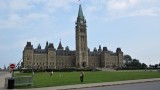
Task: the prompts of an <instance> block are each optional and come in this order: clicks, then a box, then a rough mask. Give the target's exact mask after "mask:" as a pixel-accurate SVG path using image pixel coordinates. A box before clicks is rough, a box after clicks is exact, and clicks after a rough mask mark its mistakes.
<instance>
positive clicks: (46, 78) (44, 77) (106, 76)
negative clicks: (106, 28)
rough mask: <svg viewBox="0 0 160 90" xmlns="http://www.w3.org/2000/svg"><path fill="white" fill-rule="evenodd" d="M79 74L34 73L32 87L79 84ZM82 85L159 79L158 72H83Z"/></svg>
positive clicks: (159, 74)
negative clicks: (51, 74)
mask: <svg viewBox="0 0 160 90" xmlns="http://www.w3.org/2000/svg"><path fill="white" fill-rule="evenodd" d="M18 75H31V73H25V74H24V73H20V74H17V75H16V76H18ZM79 75H80V72H54V74H53V76H50V73H49V72H48V73H47V72H42V73H35V75H34V85H33V87H35V88H37V87H49V86H61V85H73V84H80V83H81V82H80V79H79ZM84 75H85V77H84V82H83V83H98V82H113V81H122V80H123V81H124V80H135V79H147V78H160V73H159V72H144V71H137V72H136V71H134V72H128V71H123V72H122V71H112V72H102V71H98V72H84Z"/></svg>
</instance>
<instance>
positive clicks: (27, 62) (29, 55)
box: [23, 42, 33, 68]
mask: <svg viewBox="0 0 160 90" xmlns="http://www.w3.org/2000/svg"><path fill="white" fill-rule="evenodd" d="M32 64H33V46H32V44H31V42H27V44H26V46H25V48H24V50H23V67H24V68H31V67H32Z"/></svg>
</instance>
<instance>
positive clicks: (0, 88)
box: [0, 72, 12, 90]
mask: <svg viewBox="0 0 160 90" xmlns="http://www.w3.org/2000/svg"><path fill="white" fill-rule="evenodd" d="M11 76H12V74H11V73H9V72H7V73H6V74H5V75H3V76H1V77H0V90H3V89H4V84H5V77H11Z"/></svg>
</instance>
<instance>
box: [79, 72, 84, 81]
mask: <svg viewBox="0 0 160 90" xmlns="http://www.w3.org/2000/svg"><path fill="white" fill-rule="evenodd" d="M83 78H84V73H83V71H81V72H80V81H81V82H83Z"/></svg>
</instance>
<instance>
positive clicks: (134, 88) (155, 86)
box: [76, 81, 160, 90]
mask: <svg viewBox="0 0 160 90" xmlns="http://www.w3.org/2000/svg"><path fill="white" fill-rule="evenodd" d="M76 90H160V81H157V82H145V83H136V84H125V85H115V86H105V87H94V88H84V89H76Z"/></svg>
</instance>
